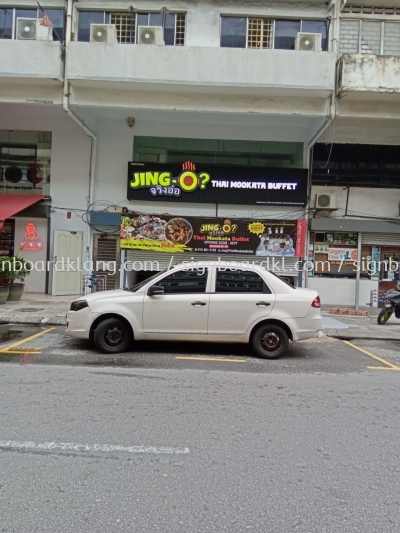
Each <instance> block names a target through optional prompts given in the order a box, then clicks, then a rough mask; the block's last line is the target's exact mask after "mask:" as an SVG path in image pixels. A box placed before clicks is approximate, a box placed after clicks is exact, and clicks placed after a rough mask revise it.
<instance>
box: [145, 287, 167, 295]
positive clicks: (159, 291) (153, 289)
mask: <svg viewBox="0 0 400 533" xmlns="http://www.w3.org/2000/svg"><path fill="white" fill-rule="evenodd" d="M157 294H164V287H161V285H152V286H151V287H150V288H149V290H148V291H147V295H148V296H156V295H157Z"/></svg>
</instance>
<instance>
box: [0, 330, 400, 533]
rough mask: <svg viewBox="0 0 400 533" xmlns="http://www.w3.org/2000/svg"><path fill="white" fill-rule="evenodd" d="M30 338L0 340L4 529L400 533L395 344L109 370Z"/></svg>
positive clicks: (57, 336) (62, 341)
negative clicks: (269, 358) (272, 358)
mask: <svg viewBox="0 0 400 533" xmlns="http://www.w3.org/2000/svg"><path fill="white" fill-rule="evenodd" d="M18 332H20V333H18ZM41 332H42V331H41V330H40V328H27V327H24V328H21V327H20V326H15V327H14V326H8V327H0V338H2V343H1V341H0V413H1V425H0V473H1V474H0V532H7V533H34V532H39V531H40V532H42V531H44V532H52V533H58V532H59V533H69V532H73V533H77V532H78V533H81V532H82V533H92V532H93V533H103V532H104V533H109V532H118V531H121V532H124V533H125V532H136V531H137V532H140V533H149V532H158V531H161V532H163V533H175V532H181V531H182V532H184V533H187V532H191V533H192V532H194V533H208V532H216V533H217V532H218V533H219V532H221V533H222V532H230V533H242V532H246V531H257V532H262V533H292V532H296V533H297V532H298V533H300V532H301V533H347V532H349V533H350V532H362V533H377V532H379V533H394V532H397V531H399V530H400V481H399V480H400V475H399V473H400V457H399V444H400V442H399V436H400V422H399V420H400V417H399V411H400V407H399V406H400V402H399V399H400V398H399V396H400V393H399V391H400V388H399V379H400V371H398V370H396V368H397V364H400V349H399V348H400V345H399V343H383V342H381V341H379V342H378V341H364V342H359V341H354V345H355V346H356V347H357V348H361V350H364V351H367V352H368V353H369V354H370V355H367V354H365V353H363V352H361V351H359V350H357V349H355V348H354V347H352V346H349V345H347V344H344V343H343V342H342V341H338V340H333V339H326V338H322V339H316V340H313V341H309V342H304V343H301V344H300V343H299V344H298V345H293V346H292V347H291V349H290V352H289V353H288V355H287V356H286V357H284V358H282V359H280V360H279V361H263V360H261V359H257V358H256V357H254V355H253V354H252V353H251V350H249V348H248V347H238V346H220V345H212V346H211V345H210V346H198V345H197V346H196V345H195V346H193V345H182V344H180V345H176V344H174V345H164V344H162V345H159V344H158V345H157V344H156V343H152V344H151V345H145V344H143V345H140V346H137V348H138V350H137V351H135V352H134V353H131V354H122V355H119V356H118V357H115V356H114V357H109V356H104V355H100V354H97V353H96V352H95V351H94V350H93V349H92V348H91V346H89V345H88V344H87V343H84V342H83V343H82V342H79V341H75V340H71V339H66V338H65V337H64V334H63V329H62V328H55V329H52V330H51V331H47V330H46V332H45V333H44V334H42V335H40V336H37V337H34V338H32V336H33V335H36V334H37V333H41ZM10 337H12V338H10ZM21 341H25V342H21ZM16 343H20V344H18V345H16ZM7 351H8V353H7ZM11 352H14V353H11ZM372 356H375V357H378V358H379V359H380V360H377V359H376V358H374V357H372ZM177 357H191V358H198V357H201V358H202V359H201V360H199V359H177ZM203 359H204V360H203ZM210 359H217V361H214V360H210ZM242 361H244V362H242ZM382 361H383V362H382ZM390 365H392V366H390ZM370 367H374V368H370Z"/></svg>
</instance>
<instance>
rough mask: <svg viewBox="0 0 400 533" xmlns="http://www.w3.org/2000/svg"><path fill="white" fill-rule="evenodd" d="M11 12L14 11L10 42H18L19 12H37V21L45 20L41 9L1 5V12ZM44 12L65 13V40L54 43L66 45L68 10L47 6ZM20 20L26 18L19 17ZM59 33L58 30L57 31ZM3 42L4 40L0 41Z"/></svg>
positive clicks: (56, 40) (55, 40)
mask: <svg viewBox="0 0 400 533" xmlns="http://www.w3.org/2000/svg"><path fill="white" fill-rule="evenodd" d="M2 9H4V10H11V11H12V28H11V38H10V39H7V40H9V41H16V40H17V37H16V35H17V11H18V10H24V11H36V17H35V20H38V19H41V18H43V13H42V10H41V9H40V8H39V7H29V6H18V7H6V6H2V5H0V10H2ZM43 11H44V12H45V13H47V12H48V11H60V12H61V13H63V28H62V30H63V38H62V40H59V39H54V37H53V42H59V43H65V31H66V16H67V14H66V10H65V9H62V8H59V7H48V6H46V7H45V8H43ZM18 18H24V17H18ZM27 18H33V17H27ZM50 20H51V19H50ZM56 31H57V30H56ZM53 33H54V26H53ZM0 40H2V39H0Z"/></svg>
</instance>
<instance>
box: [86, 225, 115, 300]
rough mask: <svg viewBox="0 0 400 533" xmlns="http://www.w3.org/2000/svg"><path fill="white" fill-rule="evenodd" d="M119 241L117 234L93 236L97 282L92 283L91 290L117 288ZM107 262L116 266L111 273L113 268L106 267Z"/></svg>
mask: <svg viewBox="0 0 400 533" xmlns="http://www.w3.org/2000/svg"><path fill="white" fill-rule="evenodd" d="M119 241H120V239H119V236H118V237H117V236H107V237H101V236H100V235H95V236H94V249H93V259H94V268H95V269H96V270H95V274H96V278H97V282H98V284H97V285H94V287H93V288H92V292H98V291H108V290H112V289H119V285H120V273H119V268H120V264H121V260H120V257H121V253H120V248H119ZM109 263H110V265H111V266H113V265H115V266H116V268H115V273H113V272H114V268H112V270H110V269H107V265H108V264H109Z"/></svg>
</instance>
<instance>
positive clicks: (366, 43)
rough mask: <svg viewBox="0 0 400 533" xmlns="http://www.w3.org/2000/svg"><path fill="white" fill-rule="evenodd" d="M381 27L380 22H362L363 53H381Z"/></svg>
mask: <svg viewBox="0 0 400 533" xmlns="http://www.w3.org/2000/svg"><path fill="white" fill-rule="evenodd" d="M381 27H382V24H381V23H380V22H374V21H366V20H363V21H362V22H361V53H362V54H377V55H379V54H380V53H381Z"/></svg>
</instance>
